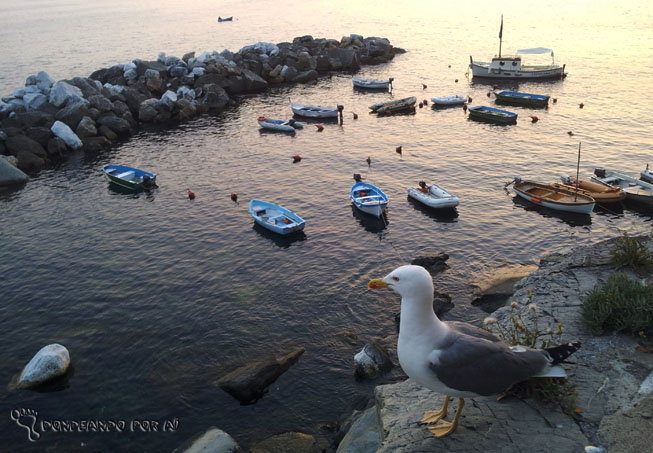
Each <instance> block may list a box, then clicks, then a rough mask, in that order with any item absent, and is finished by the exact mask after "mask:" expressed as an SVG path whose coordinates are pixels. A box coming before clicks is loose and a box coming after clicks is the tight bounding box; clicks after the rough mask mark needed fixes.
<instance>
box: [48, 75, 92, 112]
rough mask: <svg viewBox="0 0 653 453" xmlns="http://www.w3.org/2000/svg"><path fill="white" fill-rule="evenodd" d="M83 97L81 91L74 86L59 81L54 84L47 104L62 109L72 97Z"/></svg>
mask: <svg viewBox="0 0 653 453" xmlns="http://www.w3.org/2000/svg"><path fill="white" fill-rule="evenodd" d="M75 96H76V97H79V98H82V97H84V95H83V93H82V90H80V89H79V88H77V87H76V86H74V85H70V84H69V83H66V82H64V81H63V80H60V81H59V82H57V83H56V84H55V86H54V87H52V89H51V90H50V97H49V99H48V100H49V102H50V104H52V105H54V106H55V107H63V106H64V105H65V104H66V103H67V102H68V100H69V99H70V98H72V97H75Z"/></svg>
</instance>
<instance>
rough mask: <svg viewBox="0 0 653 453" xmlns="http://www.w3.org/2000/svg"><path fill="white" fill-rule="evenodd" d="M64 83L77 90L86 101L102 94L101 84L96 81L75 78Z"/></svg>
mask: <svg viewBox="0 0 653 453" xmlns="http://www.w3.org/2000/svg"><path fill="white" fill-rule="evenodd" d="M66 82H68V83H70V84H71V85H74V86H76V87H77V88H79V89H80V90H81V91H82V94H83V95H84V97H85V98H86V99H88V98H89V97H91V96H95V95H96V94H100V93H101V92H102V84H101V83H100V82H98V81H97V80H93V79H89V78H86V77H75V78H73V79H72V80H66Z"/></svg>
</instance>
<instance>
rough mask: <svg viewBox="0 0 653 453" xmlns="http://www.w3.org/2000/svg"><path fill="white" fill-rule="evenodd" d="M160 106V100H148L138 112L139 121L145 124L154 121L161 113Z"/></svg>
mask: <svg viewBox="0 0 653 453" xmlns="http://www.w3.org/2000/svg"><path fill="white" fill-rule="evenodd" d="M158 106H159V100H158V99H146V100H145V101H143V102H142V103H141V107H140V109H139V110H138V119H139V120H140V121H142V122H144V123H149V122H151V121H154V118H156V116H157V114H158V113H159V111H158V108H157V107H158Z"/></svg>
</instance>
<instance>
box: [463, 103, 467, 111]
mask: <svg viewBox="0 0 653 453" xmlns="http://www.w3.org/2000/svg"><path fill="white" fill-rule="evenodd" d="M466 111H467V104H463V112H466Z"/></svg>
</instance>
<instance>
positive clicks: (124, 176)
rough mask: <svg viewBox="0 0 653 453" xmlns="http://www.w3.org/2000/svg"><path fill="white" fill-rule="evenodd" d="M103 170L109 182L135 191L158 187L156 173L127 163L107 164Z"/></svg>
mask: <svg viewBox="0 0 653 453" xmlns="http://www.w3.org/2000/svg"><path fill="white" fill-rule="evenodd" d="M102 171H104V175H105V176H106V177H107V179H108V180H109V182H111V183H113V184H116V185H118V186H120V187H124V188H125V189H129V190H132V191H134V192H136V191H139V190H143V189H151V188H154V187H156V174H155V173H150V172H149V171H145V170H139V169H138V168H133V167H127V166H125V165H107V166H105V167H104V168H103V169H102Z"/></svg>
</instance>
